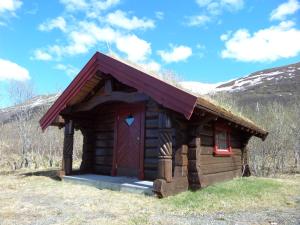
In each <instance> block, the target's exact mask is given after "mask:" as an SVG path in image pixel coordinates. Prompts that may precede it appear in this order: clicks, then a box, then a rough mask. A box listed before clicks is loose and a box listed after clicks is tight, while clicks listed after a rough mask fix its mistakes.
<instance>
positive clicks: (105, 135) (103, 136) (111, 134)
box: [95, 131, 114, 140]
mask: <svg viewBox="0 0 300 225" xmlns="http://www.w3.org/2000/svg"><path fill="white" fill-rule="evenodd" d="M95 139H97V140H103V139H114V132H111V131H109V132H97V133H96V134H95Z"/></svg>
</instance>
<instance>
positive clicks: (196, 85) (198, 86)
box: [180, 81, 223, 95]
mask: <svg viewBox="0 0 300 225" xmlns="http://www.w3.org/2000/svg"><path fill="white" fill-rule="evenodd" d="M221 84H223V83H215V84H209V83H201V82H197V81H182V82H180V85H181V86H182V87H183V88H184V89H186V90H188V91H190V92H192V93H195V94H200V95H205V94H208V93H211V92H214V91H215V90H216V88H217V87H218V86H219V85H221Z"/></svg>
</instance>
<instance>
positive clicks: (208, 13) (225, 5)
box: [186, 0, 244, 26]
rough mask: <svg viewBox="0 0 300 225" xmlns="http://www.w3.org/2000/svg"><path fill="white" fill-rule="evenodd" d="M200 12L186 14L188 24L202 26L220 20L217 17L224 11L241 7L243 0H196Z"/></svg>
mask: <svg viewBox="0 0 300 225" xmlns="http://www.w3.org/2000/svg"><path fill="white" fill-rule="evenodd" d="M196 3H197V4H198V6H199V7H200V8H201V9H202V13H201V14H198V15H193V16H187V17H186V18H187V23H186V24H187V25H188V26H204V25H206V24H207V23H209V22H212V21H218V23H220V21H219V20H218V17H219V16H220V15H221V14H222V13H223V12H224V11H229V12H235V11H239V10H241V9H243V7H244V0H196Z"/></svg>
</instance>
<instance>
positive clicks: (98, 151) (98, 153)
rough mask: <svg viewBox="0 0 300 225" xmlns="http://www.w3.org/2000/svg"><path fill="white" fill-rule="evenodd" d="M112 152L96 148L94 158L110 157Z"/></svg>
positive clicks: (109, 149)
mask: <svg viewBox="0 0 300 225" xmlns="http://www.w3.org/2000/svg"><path fill="white" fill-rule="evenodd" d="M112 151H113V149H112V148H96V149H95V156H111V155H112Z"/></svg>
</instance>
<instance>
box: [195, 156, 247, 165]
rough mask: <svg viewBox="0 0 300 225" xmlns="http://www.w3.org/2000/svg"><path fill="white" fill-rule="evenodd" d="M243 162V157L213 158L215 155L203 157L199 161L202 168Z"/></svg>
mask: <svg viewBox="0 0 300 225" xmlns="http://www.w3.org/2000/svg"><path fill="white" fill-rule="evenodd" d="M241 161H242V159H241V156H234V155H233V156H226V157H222V156H213V155H201V156H200V159H199V164H200V166H202V165H206V164H214V163H234V164H240V163H241Z"/></svg>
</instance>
